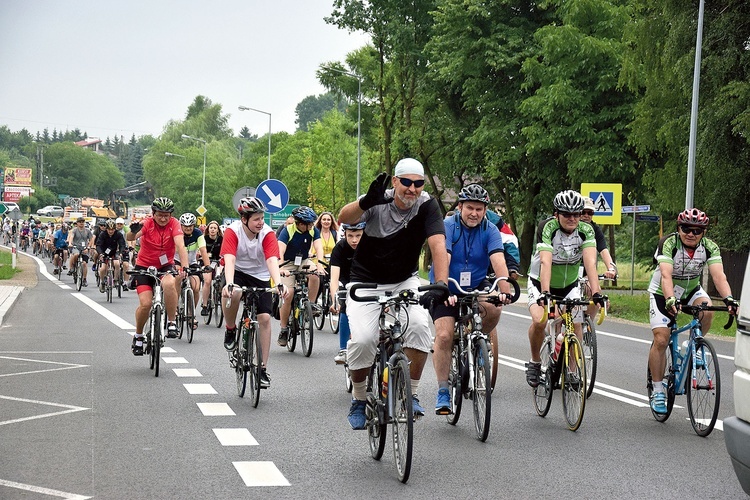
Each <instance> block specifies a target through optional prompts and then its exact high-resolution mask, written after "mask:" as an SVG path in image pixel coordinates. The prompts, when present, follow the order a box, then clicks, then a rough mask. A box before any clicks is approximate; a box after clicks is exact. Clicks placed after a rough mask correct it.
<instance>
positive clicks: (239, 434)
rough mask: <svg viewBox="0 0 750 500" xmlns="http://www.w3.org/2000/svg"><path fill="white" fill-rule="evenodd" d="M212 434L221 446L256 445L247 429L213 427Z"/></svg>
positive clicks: (256, 442)
mask: <svg viewBox="0 0 750 500" xmlns="http://www.w3.org/2000/svg"><path fill="white" fill-rule="evenodd" d="M214 434H216V438H217V439H218V440H219V442H220V443H221V445H222V446H258V441H256V440H255V438H254V437H253V435H252V434H250V431H249V430H247V429H214Z"/></svg>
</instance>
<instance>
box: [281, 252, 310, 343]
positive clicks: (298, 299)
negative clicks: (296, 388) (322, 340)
mask: <svg viewBox="0 0 750 500" xmlns="http://www.w3.org/2000/svg"><path fill="white" fill-rule="evenodd" d="M308 268H309V266H302V270H300V271H296V270H295V271H289V274H291V275H292V276H294V280H295V286H294V295H293V297H292V309H291V311H289V321H288V322H287V326H288V327H289V336H288V338H287V343H286V348H287V350H288V351H289V352H294V349H296V347H297V336H299V337H300V340H301V342H302V354H304V355H305V357H306V358H309V357H310V354H312V348H313V332H314V330H313V310H312V303H311V302H310V299H308V298H307V295H308V288H307V276H308V275H310V274H316V272H315V271H310V270H308Z"/></svg>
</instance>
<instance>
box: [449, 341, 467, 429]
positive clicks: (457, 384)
mask: <svg viewBox="0 0 750 500" xmlns="http://www.w3.org/2000/svg"><path fill="white" fill-rule="evenodd" d="M461 357H462V355H461V348H460V346H459V345H458V343H457V342H454V343H453V351H452V352H451V367H450V371H449V372H448V386H449V390H450V392H451V411H452V413H451V414H450V415H446V417H445V418H446V419H447V420H448V423H449V424H451V425H456V424H457V423H458V419H459V417H461V405H462V403H463V400H464V392H463V391H464V389H463V387H464V384H463V377H462V376H461V374H462V372H463V370H462V366H463V360H462V359H461Z"/></svg>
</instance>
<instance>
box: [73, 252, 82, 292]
mask: <svg viewBox="0 0 750 500" xmlns="http://www.w3.org/2000/svg"><path fill="white" fill-rule="evenodd" d="M82 261H83V257H82V256H80V255H79V256H78V261H77V262H76V270H75V271H74V272H73V275H74V276H75V281H76V290H78V291H79V292H80V291H81V288H83V266H82Z"/></svg>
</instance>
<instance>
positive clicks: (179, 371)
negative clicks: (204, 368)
mask: <svg viewBox="0 0 750 500" xmlns="http://www.w3.org/2000/svg"><path fill="white" fill-rule="evenodd" d="M172 371H173V372H174V374H175V375H177V376H178V377H202V376H203V374H201V372H199V371H198V370H196V369H195V368H173V369H172Z"/></svg>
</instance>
